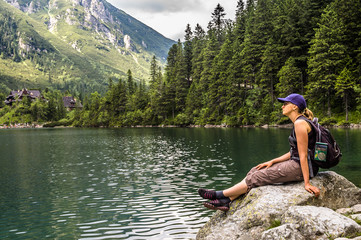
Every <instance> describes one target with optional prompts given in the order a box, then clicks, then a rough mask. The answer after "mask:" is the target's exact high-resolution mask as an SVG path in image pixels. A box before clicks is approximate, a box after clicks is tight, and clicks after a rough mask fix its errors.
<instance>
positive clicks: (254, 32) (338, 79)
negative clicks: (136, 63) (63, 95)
mask: <svg viewBox="0 0 361 240" xmlns="http://www.w3.org/2000/svg"><path fill="white" fill-rule="evenodd" d="M150 70H151V77H150V79H149V84H145V81H142V82H135V81H134V80H133V77H132V73H131V71H128V74H127V78H126V79H119V80H118V81H114V80H112V79H109V84H108V91H107V92H106V94H105V95H104V96H102V95H100V94H99V93H97V92H94V93H92V94H90V95H89V96H87V97H85V98H84V99H83V105H84V108H83V109H82V110H77V111H74V112H73V113H72V114H71V116H70V117H69V115H68V121H69V122H71V124H73V125H74V126H131V125H159V124H168V125H173V124H174V125H182V126H185V125H190V124H195V125H205V124H222V125H229V126H239V125H262V124H282V123H285V122H286V121H287V118H285V117H283V116H282V114H281V110H280V106H281V104H280V103H278V102H277V100H276V99H277V97H285V96H287V95H288V94H290V93H293V92H296V93H300V94H303V95H304V96H305V98H306V100H307V102H308V106H309V108H310V109H311V110H312V111H313V112H314V113H315V115H317V116H318V117H319V118H321V120H322V122H323V123H324V124H335V123H338V124H345V125H347V124H349V123H359V122H360V121H361V2H360V1H353V0H273V1H270V0H258V1H255V0H248V1H247V2H246V3H243V2H242V1H238V5H237V12H236V19H235V20H229V19H227V18H226V15H225V12H224V9H223V7H222V6H221V5H219V4H218V5H217V6H216V8H215V9H214V12H213V13H212V16H211V21H210V22H209V24H208V27H207V29H206V30H204V29H203V28H202V27H201V26H200V25H197V26H195V28H194V30H192V28H191V26H190V25H187V27H186V30H185V39H184V42H181V41H178V43H177V44H174V45H173V46H172V47H171V48H170V49H169V53H168V58H167V64H166V66H165V69H161V65H160V64H159V63H158V61H157V59H156V58H155V57H154V58H153V60H152V62H151V69H150ZM33 104H35V103H33ZM33 120H37V121H39V120H41V119H35V118H34V119H33Z"/></svg>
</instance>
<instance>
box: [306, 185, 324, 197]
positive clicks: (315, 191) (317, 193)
mask: <svg viewBox="0 0 361 240" xmlns="http://www.w3.org/2000/svg"><path fill="white" fill-rule="evenodd" d="M305 189H306V190H307V191H308V192H310V193H313V194H314V195H315V197H318V196H320V189H318V188H317V187H315V186H312V185H311V184H310V183H306V184H305Z"/></svg>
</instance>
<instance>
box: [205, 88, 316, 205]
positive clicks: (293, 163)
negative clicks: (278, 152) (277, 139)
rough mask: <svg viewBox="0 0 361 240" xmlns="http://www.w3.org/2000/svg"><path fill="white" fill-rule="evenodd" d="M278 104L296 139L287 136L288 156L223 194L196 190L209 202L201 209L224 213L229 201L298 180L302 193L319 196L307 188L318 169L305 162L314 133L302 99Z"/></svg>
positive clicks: (263, 166) (264, 166) (296, 96)
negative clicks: (268, 187) (265, 187)
mask: <svg viewBox="0 0 361 240" xmlns="http://www.w3.org/2000/svg"><path fill="white" fill-rule="evenodd" d="M278 101H280V102H282V103H283V106H282V113H283V115H285V116H287V117H289V119H290V120H291V121H292V122H293V124H294V128H293V131H294V133H295V136H296V139H294V138H293V139H292V136H294V134H291V136H290V138H289V141H290V145H291V150H290V152H288V153H286V154H284V155H282V156H280V157H278V158H275V159H272V160H270V161H268V162H265V163H261V164H259V165H257V166H256V167H254V168H252V169H251V171H249V172H248V174H247V176H246V177H245V178H244V179H243V180H242V181H241V182H240V183H238V184H236V185H234V186H233V187H231V188H228V189H226V190H224V191H212V190H207V189H203V188H200V189H198V193H199V195H200V196H201V197H202V198H205V199H210V200H211V201H209V202H205V203H203V204H204V206H205V207H207V208H210V209H214V210H222V211H228V210H229V204H230V203H231V201H233V200H234V199H236V198H238V197H239V196H241V195H242V194H245V193H247V192H248V191H249V190H250V189H252V188H254V187H259V186H264V185H269V184H274V183H284V182H293V181H302V179H303V180H304V182H305V189H306V190H307V191H308V192H310V193H313V194H314V195H315V196H316V197H318V196H319V194H320V190H319V189H318V188H317V187H315V186H312V185H311V184H310V177H313V176H315V175H316V174H317V172H318V167H317V165H315V164H313V163H312V162H311V161H308V157H309V156H308V149H313V148H314V146H315V141H316V137H315V134H316V133H315V130H313V129H312V126H311V125H310V123H308V122H307V121H306V118H308V119H310V120H311V121H312V119H313V113H312V112H311V111H310V110H309V109H308V108H307V105H306V101H305V99H304V98H303V96H301V95H299V94H295V93H294V94H291V95H289V96H287V97H286V98H278ZM310 170H311V171H310Z"/></svg>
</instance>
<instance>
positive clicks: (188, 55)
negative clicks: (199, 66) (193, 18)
mask: <svg viewBox="0 0 361 240" xmlns="http://www.w3.org/2000/svg"><path fill="white" fill-rule="evenodd" d="M185 32H186V34H185V36H184V40H185V42H184V62H185V65H186V78H187V81H188V86H190V85H191V81H192V80H191V76H192V51H193V46H192V38H193V33H192V29H191V27H190V25H189V24H187V28H186V30H185Z"/></svg>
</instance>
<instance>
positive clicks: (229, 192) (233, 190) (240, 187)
mask: <svg viewBox="0 0 361 240" xmlns="http://www.w3.org/2000/svg"><path fill="white" fill-rule="evenodd" d="M247 191H248V186H247V184H246V180H245V179H243V180H242V181H241V182H239V183H237V184H236V185H234V186H233V187H230V188H228V189H226V190H224V191H223V195H224V196H225V197H229V198H230V199H231V200H232V201H233V200H234V199H236V198H238V197H239V196H241V195H242V194H245V193H247Z"/></svg>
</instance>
